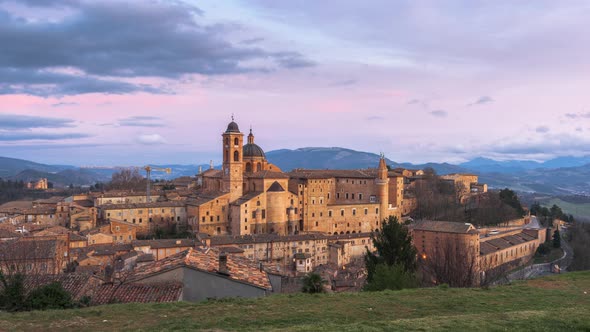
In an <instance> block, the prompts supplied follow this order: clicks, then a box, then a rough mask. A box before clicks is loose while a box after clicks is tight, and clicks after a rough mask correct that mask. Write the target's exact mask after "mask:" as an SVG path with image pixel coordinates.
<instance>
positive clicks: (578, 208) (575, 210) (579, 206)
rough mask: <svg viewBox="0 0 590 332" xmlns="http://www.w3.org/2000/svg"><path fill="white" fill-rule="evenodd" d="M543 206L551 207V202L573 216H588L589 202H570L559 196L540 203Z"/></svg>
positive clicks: (589, 213) (589, 215)
mask: <svg viewBox="0 0 590 332" xmlns="http://www.w3.org/2000/svg"><path fill="white" fill-rule="evenodd" d="M541 204H542V205H543V206H546V207H548V208H551V207H552V206H553V204H556V205H558V206H559V207H560V208H561V209H562V210H563V212H565V213H567V214H572V215H574V217H585V218H590V203H571V202H566V201H563V200H561V199H559V198H552V199H550V200H548V201H544V202H542V203H541Z"/></svg>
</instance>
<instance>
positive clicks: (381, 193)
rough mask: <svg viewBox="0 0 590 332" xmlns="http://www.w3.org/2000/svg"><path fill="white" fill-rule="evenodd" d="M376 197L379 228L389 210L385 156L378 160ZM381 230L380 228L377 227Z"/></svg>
mask: <svg viewBox="0 0 590 332" xmlns="http://www.w3.org/2000/svg"><path fill="white" fill-rule="evenodd" d="M375 183H376V184H377V190H378V191H377V197H378V198H379V203H380V204H379V218H380V220H379V226H381V223H382V222H383V219H386V218H387V217H388V212H389V211H388V210H389V176H388V172H387V164H386V162H385V155H384V154H381V159H380V160H379V167H378V168H377V179H375ZM379 228H381V227H379Z"/></svg>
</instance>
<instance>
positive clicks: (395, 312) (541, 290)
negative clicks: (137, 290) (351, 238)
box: [0, 272, 590, 331]
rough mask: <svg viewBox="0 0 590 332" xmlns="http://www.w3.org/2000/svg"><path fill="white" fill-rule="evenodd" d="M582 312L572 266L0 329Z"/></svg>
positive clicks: (1, 317)
mask: <svg viewBox="0 0 590 332" xmlns="http://www.w3.org/2000/svg"><path fill="white" fill-rule="evenodd" d="M589 312H590V272H578V273H568V274H563V275H557V276H550V277H546V278H543V279H537V280H530V281H526V282H517V283H514V284H512V285H507V286H499V287H494V288H490V289H450V288H430V289H413V290H403V291H397V292H394V291H385V292H376V293H341V294H323V295H308V294H296V295H275V296H270V297H266V298H262V299H255V300H245V299H233V300H224V301H210V302H205V303H200V304H192V303H183V302H181V303H172V304H117V305H108V306H101V307H92V308H86V309H76V310H66V311H45V312H26V313H18V314H9V313H0V330H23V331H24V330H26V331H47V330H49V331H94V330H101V331H113V330H142V331H171V330H209V331H234V330H243V331H278V330H280V331H382V330H404V331H424V330H442V331H459V330H464V331H476V330H477V331H504V330H509V331H519V330H520V331H560V330H561V331H573V330H586V331H588V330H590V316H589V315H588V313H589Z"/></svg>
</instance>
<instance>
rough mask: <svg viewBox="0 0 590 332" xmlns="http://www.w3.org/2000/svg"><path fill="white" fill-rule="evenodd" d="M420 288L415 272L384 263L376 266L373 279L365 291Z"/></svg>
mask: <svg viewBox="0 0 590 332" xmlns="http://www.w3.org/2000/svg"><path fill="white" fill-rule="evenodd" d="M416 287H418V279H417V278H416V275H415V274H414V273H413V272H410V271H407V270H406V269H405V268H404V267H403V265H401V264H395V265H392V266H390V265H387V264H384V263H381V264H377V266H375V273H374V275H373V279H372V280H371V281H369V282H368V283H367V284H366V285H365V288H364V290H366V291H369V292H373V291H382V290H386V289H390V290H400V289H404V288H416Z"/></svg>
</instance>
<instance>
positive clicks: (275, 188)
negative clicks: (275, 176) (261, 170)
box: [267, 181, 285, 192]
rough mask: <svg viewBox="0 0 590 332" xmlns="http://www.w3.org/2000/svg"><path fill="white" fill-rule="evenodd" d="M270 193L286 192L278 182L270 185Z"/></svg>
mask: <svg viewBox="0 0 590 332" xmlns="http://www.w3.org/2000/svg"><path fill="white" fill-rule="evenodd" d="M267 191H268V192H283V191H285V189H284V188H283V186H281V184H280V183H278V182H277V181H275V182H273V184H271V185H270V187H268V190H267Z"/></svg>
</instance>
